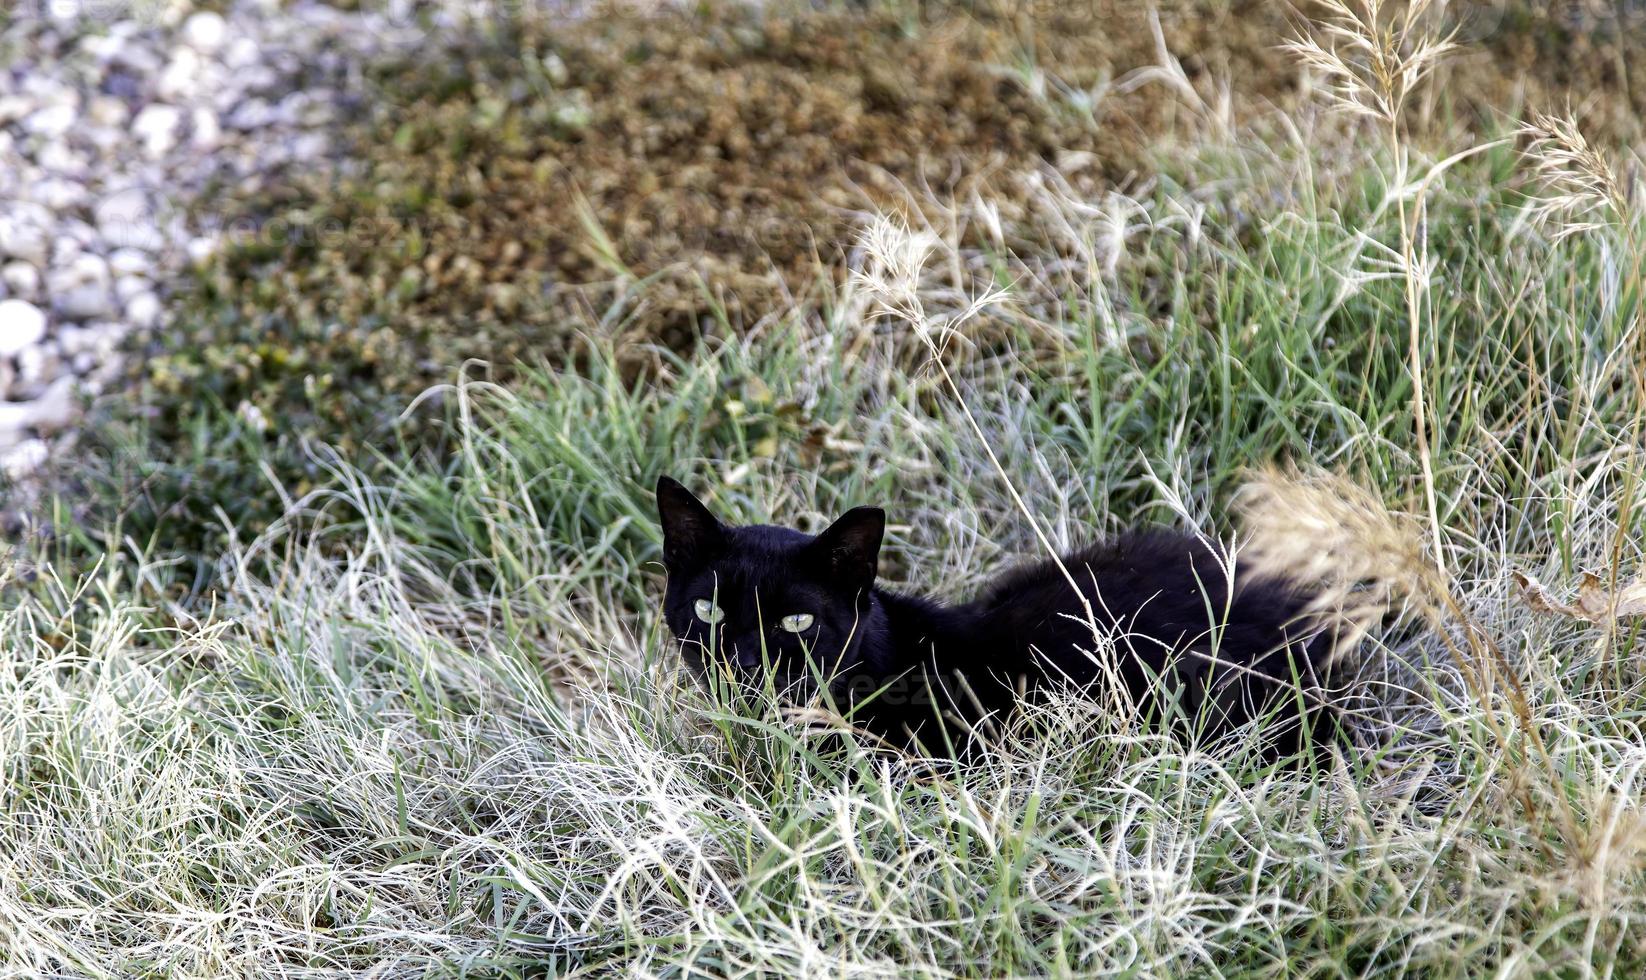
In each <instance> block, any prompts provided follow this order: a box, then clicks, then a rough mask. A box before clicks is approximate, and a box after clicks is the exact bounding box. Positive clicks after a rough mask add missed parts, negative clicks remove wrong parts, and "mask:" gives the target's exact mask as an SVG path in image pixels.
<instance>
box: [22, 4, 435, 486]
mask: <svg viewBox="0 0 1646 980" xmlns="http://www.w3.org/2000/svg"><path fill="white" fill-rule="evenodd" d="M0 18H9V19H0V66H3V67H0V399H3V401H0V469H3V470H4V472H5V473H6V474H7V475H8V476H10V477H12V478H16V477H19V476H21V475H23V474H25V473H28V472H30V471H32V470H33V469H35V468H36V467H38V466H39V465H41V464H42V463H43V462H44V461H45V460H46V459H47V457H48V455H49V453H50V449H51V444H50V442H49V440H50V439H52V437H53V436H55V435H57V434H59V433H61V432H63V431H64V430H65V429H67V428H68V427H69V426H71V425H72V424H73V422H74V421H75V419H76V418H77V416H78V413H79V408H80V401H81V398H82V396H83V395H84V394H96V393H98V392H100V391H102V390H103V389H104V388H105V387H106V386H107V385H109V384H110V383H112V382H114V381H115V379H117V378H118V377H120V376H121V375H122V364H121V360H122V357H121V355H122V350H123V348H124V347H125V346H126V341H127V339H128V337H129V336H130V335H131V334H132V333H133V332H134V331H149V330H153V329H155V328H157V327H160V326H162V325H163V324H164V323H165V321H166V320H167V318H168V309H169V308H170V306H171V304H172V302H173V300H174V299H175V294H176V293H177V292H178V291H179V289H180V288H184V287H186V284H187V283H188V281H189V277H188V270H189V268H190V267H191V266H192V265H194V264H196V263H198V262H200V261H202V260H204V259H205V258H206V257H207V256H209V255H211V254H212V253H213V252H214V251H216V250H217V248H218V247H219V244H220V242H221V240H222V239H223V237H224V236H225V235H226V234H228V233H230V231H231V230H232V229H231V228H230V227H228V224H227V222H226V221H225V218H226V215H224V214H223V213H221V212H220V211H218V210H217V209H215V208H213V207H212V200H213V198H214V196H215V195H219V194H225V193H244V192H248V191H252V190H255V188H256V187H257V186H259V185H260V184H261V183H262V182H263V181H265V180H267V179H269V178H270V177H271V176H273V175H275V174H278V173H281V172H283V171H285V170H287V169H289V168H292V167H301V168H304V169H307V170H311V171H312V170H315V169H321V168H324V167H325V166H327V165H329V163H330V161H331V159H332V156H333V145H332V140H331V139H330V137H329V136H328V134H329V132H330V131H331V130H333V129H334V128H335V127H336V125H337V124H338V123H339V122H341V121H343V120H344V119H346V118H347V116H348V114H350V113H352V112H354V111H357V109H358V106H359V104H360V102H361V99H362V93H361V82H360V77H359V76H360V73H359V66H360V64H361V63H362V62H363V61H366V60H369V58H371V57H373V56H375V55H376V54H378V53H381V52H384V51H389V50H393V49H394V48H395V46H396V45H401V46H411V45H413V44H415V43H416V42H417V41H418V40H420V39H421V38H422V37H423V33H422V32H423V30H424V28H422V27H416V26H413V22H412V21H410V20H408V19H404V18H396V17H394V16H392V11H391V12H389V13H384V12H381V11H364V12H362V11H346V10H339V9H337V8H336V7H335V6H333V5H330V4H324V3H312V2H306V0H304V2H281V0H244V2H239V3H233V4H228V5H222V6H220V7H219V9H211V7H210V6H208V5H205V4H191V3H187V2H180V0H129V2H114V0H108V2H98V0H50V2H48V0H25V2H24V3H23V4H22V5H21V6H19V7H15V8H13V9H12V11H11V12H10V14H0Z"/></svg>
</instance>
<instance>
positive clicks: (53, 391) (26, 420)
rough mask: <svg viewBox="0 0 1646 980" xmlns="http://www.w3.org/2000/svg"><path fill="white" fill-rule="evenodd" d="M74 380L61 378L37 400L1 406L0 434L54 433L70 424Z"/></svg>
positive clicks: (72, 416) (73, 404) (73, 410)
mask: <svg viewBox="0 0 1646 980" xmlns="http://www.w3.org/2000/svg"><path fill="white" fill-rule="evenodd" d="M75 409H76V406H75V403H74V378H72V377H71V376H69V375H66V374H65V375H63V376H62V377H60V378H58V379H57V380H56V381H53V382H52V383H51V384H50V385H49V386H48V387H47V388H46V390H45V391H44V392H42V393H41V394H40V397H38V398H36V399H34V400H33V401H27V402H0V432H6V431H13V432H15V431H17V430H19V429H28V428H34V429H39V430H40V431H42V432H54V431H56V430H58V429H62V428H66V427H67V426H68V425H70V424H71V423H73V421H74V417H75V414H76V412H75Z"/></svg>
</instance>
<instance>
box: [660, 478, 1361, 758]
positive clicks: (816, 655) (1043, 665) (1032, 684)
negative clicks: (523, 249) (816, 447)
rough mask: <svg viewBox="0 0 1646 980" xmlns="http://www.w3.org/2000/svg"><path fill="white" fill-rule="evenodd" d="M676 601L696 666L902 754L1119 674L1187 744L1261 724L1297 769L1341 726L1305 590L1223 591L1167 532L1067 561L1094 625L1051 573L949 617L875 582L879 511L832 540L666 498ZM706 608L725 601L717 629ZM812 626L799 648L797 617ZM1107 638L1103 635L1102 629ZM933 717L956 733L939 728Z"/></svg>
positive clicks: (1192, 543) (1030, 576)
mask: <svg viewBox="0 0 1646 980" xmlns="http://www.w3.org/2000/svg"><path fill="white" fill-rule="evenodd" d="M657 501H658V511H659V514H660V517H661V519H662V525H663V537H664V546H663V555H664V565H665V567H666V568H667V570H668V579H669V580H668V589H667V594H666V596H665V599H664V615H665V617H666V619H667V621H668V625H669V628H670V629H671V630H672V631H673V632H674V634H675V636H676V637H678V638H679V639H680V640H681V641H682V650H683V653H684V657H685V661H686V665H687V666H688V668H690V669H691V671H692V672H693V673H694V674H695V675H696V676H698V677H699V678H704V679H707V678H708V676H709V671H711V670H712V669H715V667H716V665H719V666H722V667H724V668H726V669H727V670H729V671H730V672H731V673H732V675H733V676H734V677H735V678H736V679H737V680H738V681H739V682H740V683H742V684H747V685H751V686H764V685H766V684H767V683H769V682H774V683H775V684H776V686H777V688H778V689H779V690H781V691H784V692H786V694H787V696H789V697H791V698H796V699H805V698H809V697H811V696H813V695H815V694H816V693H817V681H818V679H819V678H821V679H823V680H824V681H825V682H826V683H827V687H828V691H829V693H830V695H831V696H832V698H833V700H834V701H835V703H836V705H837V706H838V707H839V708H840V709H841V710H843V711H846V712H847V713H848V714H849V716H850V717H851V719H852V720H853V721H854V722H855V723H856V724H858V725H860V726H862V727H863V728H866V729H867V730H869V731H870V732H872V733H874V734H875V735H877V736H879V737H880V738H882V739H885V740H887V741H889V742H892V743H893V744H896V745H900V746H904V747H907V748H909V749H911V750H914V751H918V752H922V753H926V754H931V755H950V754H964V753H967V752H969V751H971V750H972V749H975V748H977V747H978V746H979V744H980V743H981V742H982V741H985V740H986V739H987V738H988V737H989V735H990V733H991V732H992V731H993V729H994V728H995V727H996V723H997V722H998V721H999V720H1001V719H1004V718H1006V717H1007V716H1009V714H1010V713H1011V711H1012V710H1013V709H1014V707H1015V706H1016V704H1017V703H1018V701H1019V700H1020V699H1021V698H1023V697H1034V696H1035V695H1036V694H1037V693H1038V692H1042V691H1045V690H1047V689H1048V688H1050V687H1053V686H1056V685H1063V684H1072V685H1074V686H1076V687H1080V688H1086V689H1093V688H1098V689H1099V693H1100V686H1101V684H1102V682H1103V681H1102V679H1103V678H1104V677H1105V676H1106V675H1107V676H1117V677H1118V680H1119V681H1120V683H1121V684H1123V685H1124V688H1125V690H1126V692H1127V693H1128V694H1129V696H1130V701H1131V703H1132V704H1133V705H1135V707H1136V708H1137V710H1139V711H1142V712H1145V713H1147V714H1148V715H1149V716H1150V717H1151V718H1155V719H1164V720H1165V722H1166V724H1167V725H1168V726H1169V727H1171V728H1172V729H1174V730H1176V731H1178V732H1179V733H1181V734H1183V735H1185V736H1188V737H1190V738H1192V739H1200V740H1206V741H1207V742H1209V741H1210V740H1213V739H1216V738H1217V737H1219V736H1221V735H1223V734H1226V733H1227V732H1228V731H1230V730H1231V729H1232V728H1234V727H1236V726H1239V725H1241V724H1244V723H1246V722H1249V721H1252V720H1253V719H1257V718H1261V719H1263V722H1264V723H1263V725H1262V726H1261V732H1262V739H1263V743H1262V746H1261V752H1262V754H1263V756H1264V757H1265V758H1267V759H1271V760H1279V759H1284V758H1291V757H1297V756H1298V755H1299V753H1300V750H1302V749H1303V748H1304V747H1305V746H1306V745H1311V744H1312V745H1320V744H1324V743H1325V742H1326V741H1327V740H1329V739H1330V738H1331V737H1332V734H1333V733H1334V732H1335V730H1336V726H1335V724H1333V723H1332V722H1333V716H1332V712H1331V710H1330V709H1329V708H1327V707H1325V705H1327V704H1328V703H1329V701H1330V692H1329V688H1328V686H1327V685H1326V683H1325V680H1324V677H1323V673H1324V665H1325V660H1326V653H1327V646H1328V639H1329V638H1328V637H1327V636H1325V635H1322V634H1321V631H1320V630H1319V629H1311V628H1309V627H1308V626H1307V625H1306V622H1305V620H1304V619H1303V618H1302V616H1301V614H1302V611H1303V608H1304V605H1305V600H1306V596H1303V595H1301V594H1300V593H1299V592H1298V590H1297V589H1296V588H1295V587H1293V586H1292V585H1291V584H1290V583H1287V582H1286V581H1284V580H1279V579H1273V578H1269V579H1252V578H1248V577H1240V578H1238V579H1237V580H1236V582H1235V583H1234V588H1233V590H1232V596H1231V590H1230V589H1229V583H1228V581H1227V572H1226V571H1225V568H1224V563H1223V562H1222V561H1221V560H1220V557H1219V555H1218V553H1216V552H1214V551H1213V550H1212V549H1211V548H1210V547H1208V546H1207V545H1206V544H1204V543H1202V542H1201V541H1200V540H1198V539H1196V538H1193V537H1190V536H1187V535H1182V534H1176V533H1172V532H1167V531H1145V532H1138V533H1131V534H1126V535H1123V536H1120V537H1118V538H1115V539H1114V540H1111V541H1108V542H1105V543H1103V544H1099V545H1094V546H1092V547H1089V548H1085V549H1082V550H1080V551H1077V552H1074V553H1073V554H1070V555H1068V556H1066V557H1065V558H1064V559H1063V562H1064V565H1065V567H1066V568H1067V569H1068V571H1069V573H1070V574H1071V575H1072V576H1073V578H1074V579H1075V581H1076V583H1077V584H1078V585H1079V587H1080V588H1079V595H1083V596H1084V597H1085V598H1086V599H1087V601H1088V602H1089V603H1090V605H1091V613H1092V615H1091V617H1090V619H1089V618H1088V616H1087V612H1086V608H1085V606H1084V605H1083V604H1082V603H1081V601H1080V598H1079V595H1077V593H1076V591H1075V589H1074V588H1073V587H1071V585H1070V583H1069V580H1068V578H1066V577H1065V576H1064V574H1063V572H1062V571H1060V570H1059V569H1058V568H1057V566H1056V564H1055V563H1053V562H1051V561H1041V562H1037V563H1034V564H1031V565H1028V566H1025V567H1023V568H1020V569H1017V570H1016V571H1013V572H1010V573H1008V574H1006V575H1004V576H1002V577H1000V578H999V579H998V580H996V581H995V582H994V583H993V584H992V585H991V586H990V587H989V588H987V589H985V590H984V591H983V593H982V594H981V595H979V596H978V597H977V598H975V599H973V600H972V601H971V602H967V603H963V604H960V605H954V606H945V605H942V604H940V603H938V602H935V601H933V600H931V599H928V598H924V597H920V596H914V595H903V594H899V593H896V592H892V591H889V590H886V589H881V588H878V587H876V586H875V584H874V579H875V569H876V563H877V558H878V555H879V549H880V540H881V535H882V533H883V530H884V527H885V516H884V514H883V513H882V512H881V511H880V510H879V509H877V508H870V507H859V508H856V509H854V510H852V511H849V512H847V513H846V514H845V515H844V516H842V517H841V518H840V519H839V520H838V521H836V522H835V523H834V524H833V525H831V526H830V527H829V528H828V529H827V530H825V531H824V532H823V533H822V534H820V535H817V536H816V537H813V536H811V535H808V534H803V533H801V532H799V531H795V530H791V529H788V528H781V527H770V526H766V525H753V526H745V527H731V526H727V525H724V524H721V523H720V522H719V521H718V520H716V519H715V518H714V517H713V516H712V515H711V514H710V513H709V511H708V510H707V509H706V508H705V507H704V506H703V505H702V504H701V503H700V502H699V501H698V500H697V499H696V498H695V497H693V496H692V495H691V493H690V492H688V491H687V490H686V488H685V487H683V486H681V485H680V484H679V483H676V482H675V481H674V480H671V479H669V478H668V477H664V478H662V479H661V480H659V481H658V484H657ZM700 599H709V600H711V601H713V602H715V603H716V604H717V607H718V609H719V610H720V612H721V613H722V616H723V618H721V619H720V620H719V621H718V622H717V623H715V624H714V626H713V627H711V626H710V625H709V624H708V623H705V622H704V621H703V620H702V619H700V618H699V616H698V614H697V612H696V610H695V608H694V607H695V605H696V603H697V601H698V600H700ZM802 613H804V614H809V615H811V616H812V617H813V620H814V621H813V623H812V624H811V626H810V627H809V628H807V629H806V630H804V631H803V632H801V633H799V634H795V633H791V632H788V631H787V630H785V629H783V628H782V627H781V625H780V623H781V620H782V618H783V617H784V616H788V615H791V614H802ZM1093 620H1095V625H1096V626H1097V630H1098V633H1099V635H1100V636H1101V637H1102V638H1103V642H1097V641H1094V636H1093V629H1092V621H1093ZM939 719H942V720H941V721H940V720H939Z"/></svg>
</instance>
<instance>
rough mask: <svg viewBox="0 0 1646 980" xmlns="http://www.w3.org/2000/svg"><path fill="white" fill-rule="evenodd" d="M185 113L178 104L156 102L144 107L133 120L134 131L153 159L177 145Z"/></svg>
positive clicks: (132, 127)
mask: <svg viewBox="0 0 1646 980" xmlns="http://www.w3.org/2000/svg"><path fill="white" fill-rule="evenodd" d="M182 121H183V113H182V112H181V111H180V110H179V109H178V108H177V107H176V106H169V105H166V104H164V103H160V102H155V103H151V104H150V105H146V106H144V107H143V111H142V112H139V113H138V114H137V118H136V119H134V120H132V124H131V129H132V133H133V134H134V135H135V136H136V137H137V138H138V139H140V140H142V141H143V149H144V151H145V152H147V153H148V155H149V157H150V158H151V159H158V158H159V157H163V156H165V155H166V154H167V153H168V152H170V151H171V148H172V147H174V146H176V145H177V129H178V127H179V126H180V125H181V124H182Z"/></svg>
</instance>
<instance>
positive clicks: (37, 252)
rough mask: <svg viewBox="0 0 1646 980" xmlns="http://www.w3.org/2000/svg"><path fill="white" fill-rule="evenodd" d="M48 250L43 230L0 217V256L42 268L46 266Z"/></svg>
mask: <svg viewBox="0 0 1646 980" xmlns="http://www.w3.org/2000/svg"><path fill="white" fill-rule="evenodd" d="M48 250H49V242H48V239H47V237H46V232H45V230H44V229H42V228H40V227H39V226H37V225H34V224H32V223H27V224H26V223H24V222H22V221H19V220H17V219H16V218H7V217H5V216H0V256H10V257H11V258H15V259H22V260H23V261H25V262H32V263H34V264H35V265H36V266H42V265H45V264H46V259H47V257H48V254H49V251H48Z"/></svg>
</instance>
